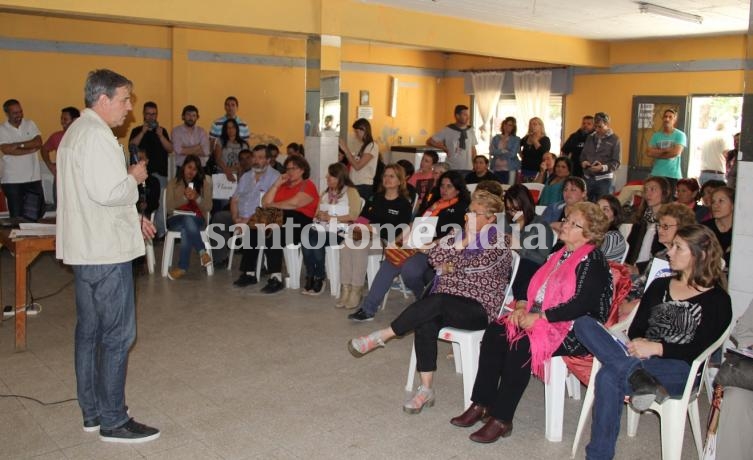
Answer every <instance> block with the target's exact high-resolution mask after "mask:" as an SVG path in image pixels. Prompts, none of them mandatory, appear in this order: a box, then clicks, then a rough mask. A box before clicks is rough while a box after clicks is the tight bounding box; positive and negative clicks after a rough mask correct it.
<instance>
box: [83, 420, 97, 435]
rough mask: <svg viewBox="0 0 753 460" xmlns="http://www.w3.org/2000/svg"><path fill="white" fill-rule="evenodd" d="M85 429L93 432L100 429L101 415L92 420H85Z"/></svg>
mask: <svg viewBox="0 0 753 460" xmlns="http://www.w3.org/2000/svg"><path fill="white" fill-rule="evenodd" d="M84 431H86V432H87V433H93V432H95V431H99V417H96V418H93V419H91V420H84Z"/></svg>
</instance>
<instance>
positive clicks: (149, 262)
mask: <svg viewBox="0 0 753 460" xmlns="http://www.w3.org/2000/svg"><path fill="white" fill-rule="evenodd" d="M145 246H146V270H147V271H148V272H149V274H150V275H152V274H154V266H155V265H156V263H155V260H154V242H153V241H152V240H148V241H146V244H145Z"/></svg>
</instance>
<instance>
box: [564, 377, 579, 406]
mask: <svg viewBox="0 0 753 460" xmlns="http://www.w3.org/2000/svg"><path fill="white" fill-rule="evenodd" d="M565 385H566V389H567V394H568V396H570V397H571V398H573V399H575V400H577V401H579V400H580V380H578V377H576V376H575V374H573V373H572V372H568V374H567V377H566V378H565Z"/></svg>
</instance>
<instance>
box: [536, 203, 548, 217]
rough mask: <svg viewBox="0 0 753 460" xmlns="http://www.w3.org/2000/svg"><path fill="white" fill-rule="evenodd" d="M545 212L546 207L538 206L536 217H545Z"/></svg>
mask: <svg viewBox="0 0 753 460" xmlns="http://www.w3.org/2000/svg"><path fill="white" fill-rule="evenodd" d="M544 211H546V206H538V205H537V206H536V215H537V216H542V215H544Z"/></svg>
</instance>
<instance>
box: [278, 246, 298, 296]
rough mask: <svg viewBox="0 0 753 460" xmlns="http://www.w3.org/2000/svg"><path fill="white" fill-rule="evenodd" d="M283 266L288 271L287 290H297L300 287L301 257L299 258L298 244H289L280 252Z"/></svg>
mask: <svg viewBox="0 0 753 460" xmlns="http://www.w3.org/2000/svg"><path fill="white" fill-rule="evenodd" d="M282 255H283V258H284V259H285V266H286V267H287V269H288V278H287V288H288V289H299V288H300V287H301V266H302V264H303V256H301V245H300V244H289V245H287V246H285V247H284V248H283V250H282Z"/></svg>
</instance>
